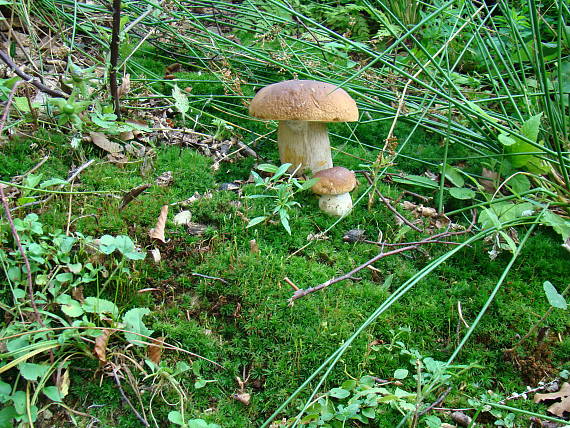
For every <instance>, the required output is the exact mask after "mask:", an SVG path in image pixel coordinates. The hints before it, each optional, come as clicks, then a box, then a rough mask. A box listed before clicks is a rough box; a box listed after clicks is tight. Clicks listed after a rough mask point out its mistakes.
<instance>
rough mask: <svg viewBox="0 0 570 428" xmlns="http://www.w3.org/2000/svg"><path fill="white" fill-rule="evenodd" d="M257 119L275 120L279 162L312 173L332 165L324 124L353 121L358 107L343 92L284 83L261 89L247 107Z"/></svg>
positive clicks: (311, 84)
mask: <svg viewBox="0 0 570 428" xmlns="http://www.w3.org/2000/svg"><path fill="white" fill-rule="evenodd" d="M249 113H250V114H251V115H252V116H254V117H257V118H260V119H273V120H278V121H279V129H278V132H277V142H278V144H279V157H280V158H281V163H291V164H292V166H291V168H290V169H289V171H295V170H297V171H298V174H302V173H303V172H306V171H312V172H313V173H315V172H318V171H321V170H323V169H327V168H331V167H332V166H333V163H332V157H331V148H330V143H329V135H328V129H327V125H326V122H354V121H356V120H358V108H357V107H356V103H355V102H354V100H353V99H352V98H351V97H350V95H348V94H347V93H346V91H344V90H343V89H341V88H339V87H337V86H335V85H332V84H330V83H324V82H317V81H314V80H286V81H284V82H279V83H274V84H272V85H269V86H266V87H265V88H262V89H261V90H260V91H259V92H258V93H257V94H256V95H255V97H254V98H253V100H252V101H251V104H250V105H249Z"/></svg>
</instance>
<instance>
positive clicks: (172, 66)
mask: <svg viewBox="0 0 570 428" xmlns="http://www.w3.org/2000/svg"><path fill="white" fill-rule="evenodd" d="M181 68H182V65H180V64H179V63H178V62H175V63H173V64H170V65H169V66H168V67H166V70H165V74H172V73H178V72H179V71H180V69H181Z"/></svg>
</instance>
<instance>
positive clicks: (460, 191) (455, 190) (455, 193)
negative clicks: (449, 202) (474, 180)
mask: <svg viewBox="0 0 570 428" xmlns="http://www.w3.org/2000/svg"><path fill="white" fill-rule="evenodd" d="M449 194H450V195H451V196H452V197H454V198H455V199H462V200H468V199H473V198H474V197H475V192H474V191H473V190H471V189H467V188H465V187H451V188H449Z"/></svg>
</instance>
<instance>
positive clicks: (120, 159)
mask: <svg viewBox="0 0 570 428" xmlns="http://www.w3.org/2000/svg"><path fill="white" fill-rule="evenodd" d="M107 160H108V161H109V162H111V163H114V164H115V165H124V164H126V163H127V162H128V161H129V160H128V159H127V157H126V156H125V155H124V154H123V153H120V152H119V153H109V154H107Z"/></svg>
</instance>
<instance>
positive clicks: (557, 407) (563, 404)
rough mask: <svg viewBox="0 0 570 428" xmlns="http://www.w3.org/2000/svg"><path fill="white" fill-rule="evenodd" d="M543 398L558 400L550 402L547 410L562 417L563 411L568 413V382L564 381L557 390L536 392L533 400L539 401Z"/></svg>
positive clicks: (569, 405) (569, 401) (569, 404)
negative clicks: (547, 392)
mask: <svg viewBox="0 0 570 428" xmlns="http://www.w3.org/2000/svg"><path fill="white" fill-rule="evenodd" d="M545 400H560V401H559V402H556V403H554V404H552V405H551V406H550V407H549V408H548V411H549V412H550V413H552V414H553V415H556V416H558V417H561V418H562V417H564V412H567V413H570V383H568V382H564V383H563V384H562V387H561V388H560V390H559V391H558V392H551V393H549V394H536V395H535V396H534V402H535V403H540V402H541V401H545Z"/></svg>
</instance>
